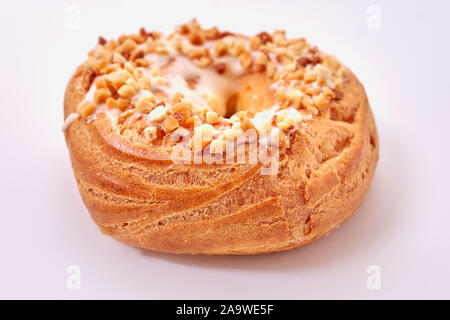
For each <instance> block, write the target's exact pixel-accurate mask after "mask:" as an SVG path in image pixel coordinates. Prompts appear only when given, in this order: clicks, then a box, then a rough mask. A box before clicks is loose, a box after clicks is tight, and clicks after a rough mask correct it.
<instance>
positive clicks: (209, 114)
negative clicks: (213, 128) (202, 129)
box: [206, 111, 220, 124]
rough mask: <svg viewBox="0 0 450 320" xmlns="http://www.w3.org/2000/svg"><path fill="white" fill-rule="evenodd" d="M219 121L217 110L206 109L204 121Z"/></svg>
mask: <svg viewBox="0 0 450 320" xmlns="http://www.w3.org/2000/svg"><path fill="white" fill-rule="evenodd" d="M219 121H220V118H219V115H218V114H217V112H214V111H208V112H207V113H206V122H208V123H211V124H214V123H218V122H219Z"/></svg>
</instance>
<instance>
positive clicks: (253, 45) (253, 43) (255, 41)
mask: <svg viewBox="0 0 450 320" xmlns="http://www.w3.org/2000/svg"><path fill="white" fill-rule="evenodd" d="M261 43H262V41H261V38H260V37H258V36H254V37H252V38H251V39H250V49H252V50H258V49H259V47H260V46H261Z"/></svg>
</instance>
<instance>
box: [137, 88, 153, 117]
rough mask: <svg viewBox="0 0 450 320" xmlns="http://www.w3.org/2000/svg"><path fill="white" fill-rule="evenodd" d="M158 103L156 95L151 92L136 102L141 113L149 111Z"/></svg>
mask: <svg viewBox="0 0 450 320" xmlns="http://www.w3.org/2000/svg"><path fill="white" fill-rule="evenodd" d="M155 103H156V99H155V97H154V96H153V95H152V94H151V93H148V94H145V95H143V96H142V97H140V98H139V100H138V101H137V102H136V110H137V111H138V112H140V113H149V112H150V111H151V110H152V109H153V106H154V105H155Z"/></svg>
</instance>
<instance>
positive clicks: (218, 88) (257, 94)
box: [167, 57, 275, 118]
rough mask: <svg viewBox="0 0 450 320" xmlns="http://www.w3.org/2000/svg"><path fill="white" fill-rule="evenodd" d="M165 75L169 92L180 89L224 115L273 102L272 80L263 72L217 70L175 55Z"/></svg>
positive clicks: (229, 69)
mask: <svg viewBox="0 0 450 320" xmlns="http://www.w3.org/2000/svg"><path fill="white" fill-rule="evenodd" d="M167 77H168V79H169V82H170V87H171V88H172V89H171V90H172V93H173V94H175V93H176V92H180V93H182V94H183V95H184V97H185V98H187V99H189V100H191V101H192V102H194V103H196V104H198V105H201V106H207V107H208V108H209V109H211V110H212V111H215V112H217V113H218V114H219V115H221V116H223V117H226V118H229V117H231V116H232V115H233V114H235V113H236V112H239V111H251V112H253V113H258V112H260V111H262V110H264V109H268V108H270V107H272V106H273V105H274V103H275V94H274V92H273V90H272V89H271V85H272V81H271V80H270V79H269V78H268V77H267V76H266V75H265V73H253V74H240V73H239V72H238V71H235V70H233V68H227V69H226V70H225V71H223V72H218V71H217V70H216V69H215V68H201V67H199V66H196V65H195V64H194V63H193V62H192V61H191V60H190V59H189V58H186V57H177V58H176V59H175V60H173V61H172V63H171V66H170V67H169V68H168V69H167Z"/></svg>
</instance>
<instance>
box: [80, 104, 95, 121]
mask: <svg viewBox="0 0 450 320" xmlns="http://www.w3.org/2000/svg"><path fill="white" fill-rule="evenodd" d="M94 110H95V104H93V103H92V102H89V101H82V102H81V103H80V104H79V105H78V108H77V111H78V113H79V114H80V115H81V117H83V118H84V119H86V118H87V117H89V116H90V115H91V114H92V113H93V112H94Z"/></svg>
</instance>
